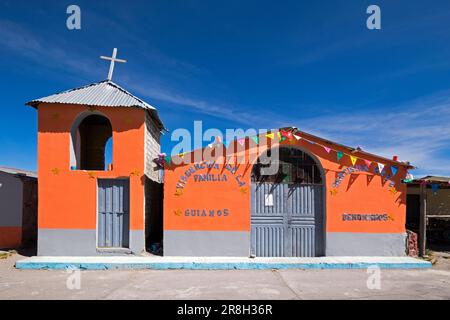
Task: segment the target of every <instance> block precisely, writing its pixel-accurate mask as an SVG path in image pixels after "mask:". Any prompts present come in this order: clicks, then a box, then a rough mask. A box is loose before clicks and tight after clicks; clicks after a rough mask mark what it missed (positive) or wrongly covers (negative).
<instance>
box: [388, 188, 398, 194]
mask: <svg viewBox="0 0 450 320" xmlns="http://www.w3.org/2000/svg"><path fill="white" fill-rule="evenodd" d="M389 191H390V192H392V194H396V193H397V189H395V187H392V188H390V189H389Z"/></svg>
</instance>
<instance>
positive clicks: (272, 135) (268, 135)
mask: <svg viewBox="0 0 450 320" xmlns="http://www.w3.org/2000/svg"><path fill="white" fill-rule="evenodd" d="M266 137H267V138H269V139H273V138H275V135H274V134H273V133H268V134H266Z"/></svg>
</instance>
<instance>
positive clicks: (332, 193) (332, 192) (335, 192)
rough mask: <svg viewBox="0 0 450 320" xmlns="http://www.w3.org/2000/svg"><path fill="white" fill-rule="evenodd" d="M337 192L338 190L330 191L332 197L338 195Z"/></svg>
mask: <svg viewBox="0 0 450 320" xmlns="http://www.w3.org/2000/svg"><path fill="white" fill-rule="evenodd" d="M337 192H338V191H337V190H336V189H331V190H330V194H331V195H332V196H335V195H336V194H337Z"/></svg>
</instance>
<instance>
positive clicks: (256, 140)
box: [252, 136, 259, 144]
mask: <svg viewBox="0 0 450 320" xmlns="http://www.w3.org/2000/svg"><path fill="white" fill-rule="evenodd" d="M252 139H253V141H255V143H256V144H259V137H258V136H254V137H252Z"/></svg>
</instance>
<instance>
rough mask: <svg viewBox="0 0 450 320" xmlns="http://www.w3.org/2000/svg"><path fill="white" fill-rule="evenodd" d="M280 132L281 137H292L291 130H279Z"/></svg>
mask: <svg viewBox="0 0 450 320" xmlns="http://www.w3.org/2000/svg"><path fill="white" fill-rule="evenodd" d="M281 134H282V135H283V137H285V138H286V139H289V140H290V139H292V132H290V131H281Z"/></svg>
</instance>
